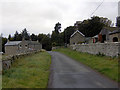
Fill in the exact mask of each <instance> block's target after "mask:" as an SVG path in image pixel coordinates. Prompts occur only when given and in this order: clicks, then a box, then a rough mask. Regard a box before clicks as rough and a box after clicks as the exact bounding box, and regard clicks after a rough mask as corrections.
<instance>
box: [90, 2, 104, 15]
mask: <svg viewBox="0 0 120 90" xmlns="http://www.w3.org/2000/svg"><path fill="white" fill-rule="evenodd" d="M103 2H104V0H103V1H102V2H101V3H100V4H99V5H98V7H97V8H96V9H95V11H94V12H93V13H92V14H91V15H90V17H91V16H92V15H93V14H94V13H95V12H96V11H97V10H98V8H99V7H100V6H101V5H102V4H103Z"/></svg>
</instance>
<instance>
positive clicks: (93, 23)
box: [78, 16, 105, 37]
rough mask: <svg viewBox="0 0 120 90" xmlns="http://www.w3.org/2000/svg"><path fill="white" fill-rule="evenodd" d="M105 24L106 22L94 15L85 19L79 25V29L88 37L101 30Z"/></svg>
mask: <svg viewBox="0 0 120 90" xmlns="http://www.w3.org/2000/svg"><path fill="white" fill-rule="evenodd" d="M104 26H105V24H104V23H102V22H101V21H100V18H99V17H97V16H94V17H92V18H91V19H88V20H84V21H83V22H82V23H81V24H80V25H79V26H78V29H79V31H80V32H82V33H83V34H84V35H85V36H86V37H93V36H95V35H97V34H99V32H100V31H101V29H102V28H103V27H104Z"/></svg>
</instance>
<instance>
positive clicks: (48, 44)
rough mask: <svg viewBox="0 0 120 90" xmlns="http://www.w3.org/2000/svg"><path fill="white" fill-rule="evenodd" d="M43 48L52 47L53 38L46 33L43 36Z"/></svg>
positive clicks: (48, 49) (49, 48) (48, 48)
mask: <svg viewBox="0 0 120 90" xmlns="http://www.w3.org/2000/svg"><path fill="white" fill-rule="evenodd" d="M41 42H42V48H43V49H45V50H47V51H50V50H51V49H52V43H51V39H50V38H49V37H48V36H47V35H46V36H44V37H43V39H42V41H41Z"/></svg>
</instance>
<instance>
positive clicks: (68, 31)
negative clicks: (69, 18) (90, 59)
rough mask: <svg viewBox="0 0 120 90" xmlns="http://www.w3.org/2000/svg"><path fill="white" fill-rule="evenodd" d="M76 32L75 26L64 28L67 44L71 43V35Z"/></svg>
mask: <svg viewBox="0 0 120 90" xmlns="http://www.w3.org/2000/svg"><path fill="white" fill-rule="evenodd" d="M74 32H75V27H74V26H69V27H67V28H66V29H65V30H64V42H65V43H66V44H69V43H70V36H71V35H72V34H73V33H74Z"/></svg>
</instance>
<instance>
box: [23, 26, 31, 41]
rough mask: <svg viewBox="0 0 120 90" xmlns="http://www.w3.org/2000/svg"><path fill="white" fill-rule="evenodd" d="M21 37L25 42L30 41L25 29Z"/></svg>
mask: <svg viewBox="0 0 120 90" xmlns="http://www.w3.org/2000/svg"><path fill="white" fill-rule="evenodd" d="M22 37H23V38H24V39H25V40H30V35H29V34H28V31H27V30H26V28H25V29H24V30H23V31H22Z"/></svg>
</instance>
